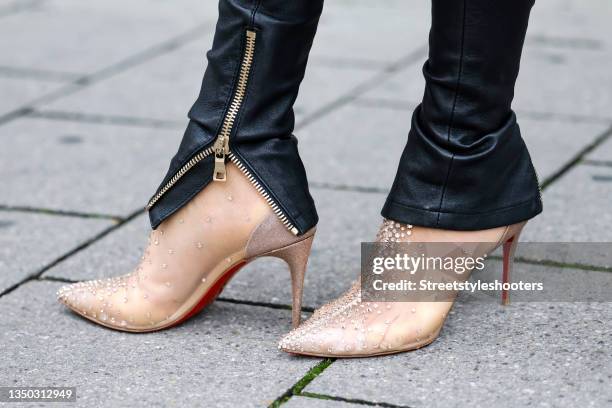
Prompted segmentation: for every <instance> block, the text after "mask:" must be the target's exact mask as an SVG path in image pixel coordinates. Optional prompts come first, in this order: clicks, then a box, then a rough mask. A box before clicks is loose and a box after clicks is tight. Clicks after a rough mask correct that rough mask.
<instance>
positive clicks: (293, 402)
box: [283, 396, 363, 408]
mask: <svg viewBox="0 0 612 408" xmlns="http://www.w3.org/2000/svg"><path fill="white" fill-rule="evenodd" d="M283 406H284V407H287V408H357V407H361V408H363V404H353V403H351V402H344V401H334V400H328V399H319V398H309V397H299V396H295V397H291V399H290V400H289V401H287V402H286V403H285V404H283Z"/></svg>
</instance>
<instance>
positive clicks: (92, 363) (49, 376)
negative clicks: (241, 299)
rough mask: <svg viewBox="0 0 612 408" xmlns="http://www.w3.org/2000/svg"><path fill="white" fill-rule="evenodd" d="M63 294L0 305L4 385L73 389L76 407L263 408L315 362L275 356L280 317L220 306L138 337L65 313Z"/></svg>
mask: <svg viewBox="0 0 612 408" xmlns="http://www.w3.org/2000/svg"><path fill="white" fill-rule="evenodd" d="M59 286H60V285H59V284H57V283H50V282H35V283H29V284H26V285H24V286H23V287H20V288H19V289H18V290H16V291H14V292H12V293H11V294H9V295H7V296H4V297H2V298H0V308H1V309H2V311H3V312H2V314H3V316H2V321H1V322H0V327H1V330H0V339H1V340H0V343H1V344H2V345H3V347H2V354H3V357H4V360H5V363H4V364H3V366H4V367H3V369H4V370H3V371H5V372H7V373H9V374H8V376H5V379H6V381H5V384H3V385H16V386H17V385H23V386H26V385H48V386H73V387H76V389H77V400H78V403H79V406H100V407H117V406H143V405H146V406H151V407H168V406H192V405H194V404H195V405H201V406H214V407H236V406H240V407H262V406H267V405H268V404H270V403H271V402H272V401H274V400H275V399H276V398H277V397H279V396H280V395H282V394H283V393H284V392H285V391H286V390H287V389H289V388H290V387H291V386H292V385H293V384H294V383H295V382H297V381H298V380H299V379H300V378H301V377H302V376H303V375H304V374H305V373H306V372H307V371H308V370H309V369H310V368H311V367H312V366H313V365H314V364H316V363H317V362H318V360H316V359H300V360H295V359H292V358H290V357H289V356H288V355H286V354H285V353H282V352H280V351H278V350H277V349H276V342H277V340H278V338H279V337H280V336H281V334H282V333H283V332H285V331H287V330H288V329H289V326H290V313H289V311H286V310H275V309H269V308H263V307H256V306H244V305H234V304H228V303H221V302H217V303H215V304H214V305H213V306H212V307H210V308H208V309H207V310H206V311H205V312H203V313H201V314H199V315H198V316H197V317H196V318H194V319H192V320H190V321H189V322H187V323H185V324H183V325H180V326H178V327H175V328H173V329H172V330H167V331H163V332H157V333H150V334H140V335H136V334H128V333H121V332H116V331H112V330H109V329H105V328H102V327H100V326H96V325H94V324H93V323H89V322H87V321H85V320H84V319H82V318H80V317H78V316H76V315H75V314H73V313H71V312H69V311H68V310H67V309H66V308H65V307H63V306H62V305H60V304H59V303H57V301H56V300H55V291H56V290H57V288H58V287H59ZM32 299H36V301H35V302H33V301H32ZM281 374H282V375H281Z"/></svg>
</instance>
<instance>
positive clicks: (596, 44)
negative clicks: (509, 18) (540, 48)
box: [527, 0, 612, 49]
mask: <svg viewBox="0 0 612 408" xmlns="http://www.w3.org/2000/svg"><path fill="white" fill-rule="evenodd" d="M610 18H612V5H611V4H610V2H609V1H607V0H593V1H589V5H588V7H584V3H581V2H579V1H572V0H570V1H568V0H546V1H538V2H537V3H536V4H535V6H534V8H533V10H532V12H531V18H530V24H529V37H528V40H527V41H528V43H529V42H535V43H537V44H545V45H548V46H552V47H560V48H568V49H571V48H579V49H580V48H583V49H599V48H609V46H610V45H611V44H612V42H611V41H610V40H611V39H610V34H609V33H610Z"/></svg>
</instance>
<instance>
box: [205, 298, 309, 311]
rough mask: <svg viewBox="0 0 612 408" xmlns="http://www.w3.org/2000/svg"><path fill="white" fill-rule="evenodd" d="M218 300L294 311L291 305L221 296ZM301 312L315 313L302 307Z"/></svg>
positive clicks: (306, 307)
mask: <svg viewBox="0 0 612 408" xmlns="http://www.w3.org/2000/svg"><path fill="white" fill-rule="evenodd" d="M216 300H217V301H219V302H225V303H234V304H237V305H249V306H261V307H269V308H270V309H280V310H291V309H292V308H291V305H289V304H284V303H270V302H259V301H256V300H241V299H233V298H225V297H222V296H219V297H218V298H217V299H216ZM300 310H301V311H302V312H305V313H313V312H314V307H308V306H302V308H301V309H300Z"/></svg>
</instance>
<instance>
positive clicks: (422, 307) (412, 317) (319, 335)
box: [279, 220, 525, 357]
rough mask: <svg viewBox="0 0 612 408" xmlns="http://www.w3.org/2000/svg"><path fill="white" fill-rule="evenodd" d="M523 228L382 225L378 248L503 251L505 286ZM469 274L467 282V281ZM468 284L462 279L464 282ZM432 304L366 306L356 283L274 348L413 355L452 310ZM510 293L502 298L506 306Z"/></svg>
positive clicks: (344, 354)
mask: <svg viewBox="0 0 612 408" xmlns="http://www.w3.org/2000/svg"><path fill="white" fill-rule="evenodd" d="M524 225H525V223H524V222H523V223H519V224H514V225H510V226H507V227H499V228H493V229H487V230H482V231H449V230H440V229H433V228H425V227H413V226H412V225H405V224H400V223H396V222H393V221H390V220H385V221H384V222H383V225H382V227H381V229H380V231H379V233H378V236H377V241H378V242H418V243H423V245H424V247H425V251H424V252H426V253H427V252H429V250H428V249H427V243H428V242H432V243H437V242H451V243H461V244H459V245H462V244H463V243H466V244H465V245H466V246H467V243H477V246H478V248H479V249H478V252H477V253H476V254H475V255H474V256H483V255H485V254H488V253H491V252H492V251H493V250H495V249H496V248H497V247H499V246H503V277H502V280H503V282H508V281H509V278H510V270H511V267H512V258H513V256H514V251H515V249H516V246H517V243H518V238H519V235H520V233H521V230H522V229H523V226H524ZM469 272H470V271H468V272H467V273H468V276H469ZM466 279H467V277H466ZM455 296H456V293H455V294H454V296H451V299H450V300H448V301H447V300H444V301H437V302H366V301H362V299H361V287H360V282H356V283H355V284H354V285H353V287H352V288H351V289H350V290H349V291H348V292H346V293H345V294H344V295H342V296H341V297H340V298H338V299H336V300H335V301H333V302H331V303H329V304H327V305H325V306H323V307H321V308H320V309H318V310H317V311H315V313H314V314H313V315H312V316H311V317H310V318H309V319H308V320H307V321H306V322H305V323H304V324H302V325H301V326H300V327H298V328H297V329H294V330H293V331H291V332H290V333H289V334H287V335H285V336H284V337H283V338H282V339H281V341H280V343H279V348H280V349H281V350H283V351H286V352H288V353H292V354H302V355H309V356H319V357H370V356H376V355H384V354H393V353H399V352H403V351H409V350H415V349H418V348H421V347H423V346H426V345H428V344H430V343H431V342H433V341H434V340H435V339H436V338H437V337H438V335H439V334H440V331H441V329H442V326H443V324H444V321H445V320H446V317H447V316H448V314H449V311H450V309H451V308H452V306H453V303H454V300H455ZM508 301H509V293H508V292H506V291H504V292H502V302H503V303H504V304H507V303H508Z"/></svg>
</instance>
